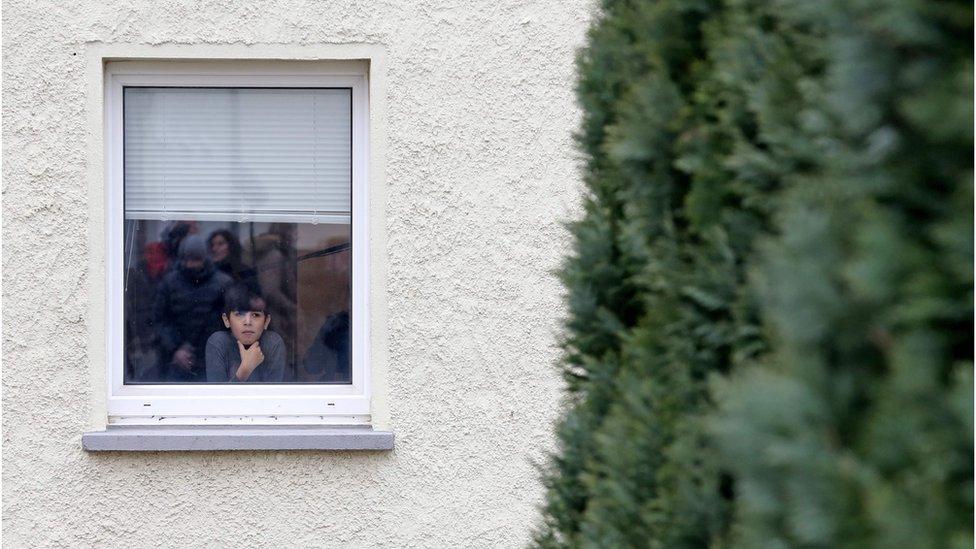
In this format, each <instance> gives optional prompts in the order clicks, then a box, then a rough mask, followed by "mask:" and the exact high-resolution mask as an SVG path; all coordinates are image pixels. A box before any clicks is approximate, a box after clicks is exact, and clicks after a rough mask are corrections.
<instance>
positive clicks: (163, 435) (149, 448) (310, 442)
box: [81, 425, 393, 452]
mask: <svg viewBox="0 0 976 549" xmlns="http://www.w3.org/2000/svg"><path fill="white" fill-rule="evenodd" d="M81 445H82V447H83V448H84V449H85V450H87V451H89V452H112V451H115V452H159V451H213V450H365V451H380V450H392V449H393V433H392V432H391V431H374V430H373V428H372V427H370V426H368V425H341V426H340V425H297V426H287V427H285V426H278V425H268V426H263V425H262V426H250V425H247V426H244V425H240V426H239V425H228V426H216V425H201V426H196V425H172V426H170V425H167V426H164V425H152V426H134V425H110V426H108V427H107V428H106V429H105V430H104V431H92V432H88V433H85V434H84V435H82V437H81Z"/></svg>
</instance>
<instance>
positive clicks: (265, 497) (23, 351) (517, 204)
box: [2, 0, 590, 547]
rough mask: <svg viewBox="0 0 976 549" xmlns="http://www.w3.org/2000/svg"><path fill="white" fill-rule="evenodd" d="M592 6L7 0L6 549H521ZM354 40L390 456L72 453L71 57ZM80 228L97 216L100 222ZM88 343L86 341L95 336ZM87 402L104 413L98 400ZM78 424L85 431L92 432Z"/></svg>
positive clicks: (90, 355)
mask: <svg viewBox="0 0 976 549" xmlns="http://www.w3.org/2000/svg"><path fill="white" fill-rule="evenodd" d="M589 17H590V7H589V3H588V2H585V1H583V0H576V1H573V2H569V3H566V2H542V1H536V2H531V1H530V2H521V1H513V0H502V1H500V2H474V1H470V0H468V1H462V2H456V1H450V2H436V1H433V2H431V1H427V2H423V1H422V2H416V3H415V2H408V1H404V0H399V1H389V0H386V1H378V2H377V1H356V0H354V1H351V2H345V1H344V2H311V1H305V2H303V1H300V0H295V1H292V0H281V1H269V2H263V1H259V2H231V1H227V0H216V1H203V2H199V3H190V2H177V1H173V0H162V1H156V2H149V1H146V0H131V1H126V2H112V1H109V2H94V1H74V2H51V1H47V2H44V1H42V2H27V1H5V2H4V3H3V23H4V25H3V27H4V31H5V32H4V34H3V48H4V56H3V139H4V154H3V176H4V179H3V181H4V191H3V253H2V258H3V305H4V307H3V420H2V423H3V473H4V475H3V481H4V482H3V530H4V532H3V533H4V541H5V542H6V543H7V544H8V545H7V546H8V547H25V546H32V547H33V546H36V547H68V546H72V547H74V546H99V547H150V546H160V547H204V546H206V547H257V546H284V545H286V544H287V545H294V546H328V547H368V546H390V547H516V546H520V545H523V544H524V543H525V542H526V541H527V540H528V537H529V533H530V530H531V528H532V526H533V524H534V523H535V520H536V517H537V512H536V507H537V505H539V503H540V502H541V495H542V492H541V487H540V485H539V483H538V480H537V474H536V472H535V470H534V469H533V466H532V462H533V460H539V459H541V457H542V455H543V453H544V451H545V450H546V449H548V448H550V447H551V445H552V435H551V432H550V431H551V424H552V422H553V421H554V419H555V417H556V415H557V413H558V401H559V393H560V382H559V380H558V377H557V375H556V374H555V370H554V369H553V368H552V363H553V361H554V360H555V359H556V358H557V357H558V354H559V352H558V349H557V348H556V340H557V334H558V330H559V320H558V319H559V317H560V315H561V313H562V309H561V307H562V304H561V301H560V288H559V285H558V283H557V281H556V280H555V279H554V277H553V276H552V274H551V271H552V270H553V269H554V268H556V267H557V266H558V264H559V261H560V256H561V255H562V254H563V253H565V252H566V248H567V242H568V239H567V234H566V232H565V231H564V229H563V228H562V225H561V222H562V221H564V220H567V219H569V218H572V217H574V216H575V215H576V212H577V208H578V193H579V189H580V185H579V181H578V177H579V176H578V172H577V169H576V162H575V159H574V158H575V151H574V148H573V144H572V140H571V133H572V131H573V130H574V129H575V127H576V126H577V122H578V118H579V114H578V111H577V109H576V107H575V104H574V100H573V92H572V82H573V55H574V52H575V49H576V48H577V47H579V46H580V45H581V43H582V41H583V38H584V32H585V27H586V24H587V21H588V19H589ZM94 43H107V44H139V45H143V46H150V47H164V46H166V45H168V44H169V45H171V44H201V43H209V44H238V45H253V44H305V45H307V44H314V43H366V44H375V45H379V46H381V47H382V48H384V50H385V52H386V55H387V59H386V63H387V75H386V78H387V89H386V92H387V93H386V97H385V99H386V104H387V109H386V113H385V120H383V121H381V122H382V123H384V124H385V125H386V131H387V143H386V173H385V181H386V186H387V187H386V193H385V196H386V204H385V211H386V235H385V243H384V247H385V250H383V251H382V253H384V254H385V257H386V260H387V265H386V275H385V276H386V277H387V280H386V288H387V290H386V295H385V301H386V310H385V312H384V314H385V317H386V320H385V322H386V336H385V337H386V338H387V341H386V347H387V361H388V364H387V367H386V380H385V384H386V397H385V398H386V402H385V406H386V409H387V410H388V423H389V425H388V427H389V428H391V429H393V430H394V431H395V433H396V436H397V447H396V450H395V451H393V452H390V453H375V454H356V453H314V452H266V453H173V454H162V453H158V454H87V453H85V452H83V451H82V450H81V442H80V437H81V434H82V432H83V431H85V430H87V429H89V428H90V427H91V418H92V415H93V414H95V415H97V413H98V408H99V406H98V405H97V403H98V402H99V401H100V399H101V396H100V395H99V394H98V393H97V392H95V391H96V390H100V388H99V387H98V386H97V385H98V384H97V383H92V374H91V372H92V371H93V368H94V369H95V370H96V371H97V369H98V368H101V365H100V364H94V362H95V361H97V360H98V357H97V355H98V354H100V353H98V352H93V349H92V344H91V338H90V336H89V334H90V333H91V332H92V331H93V330H92V328H93V327H92V325H91V323H92V322H93V319H101V318H103V316H102V314H101V312H100V311H98V310H97V308H98V307H100V305H99V304H98V303H95V302H93V300H92V299H91V297H90V293H89V292H88V290H87V288H89V286H90V285H91V284H93V282H94V283H97V282H98V281H93V280H91V277H92V276H93V275H92V272H91V271H92V269H91V268H90V265H91V258H92V255H91V254H92V250H91V249H90V245H89V243H90V242H91V239H92V238H100V237H101V235H99V234H92V233H97V232H98V231H101V230H102V229H101V224H99V223H98V222H96V221H95V220H93V219H92V215H91V213H90V212H91V211H92V210H93V208H92V202H91V201H100V200H102V197H101V196H90V194H91V193H90V192H89V190H88V185H89V183H88V182H87V181H86V173H88V172H89V171H90V168H91V164H90V163H92V162H101V159H100V158H92V157H90V156H91V155H89V154H87V152H88V148H87V147H86V145H85V142H86V139H87V136H88V133H89V131H90V114H91V113H89V112H87V106H86V105H87V103H86V93H88V92H87V91H86V89H85V86H86V84H85V66H84V65H85V61H84V58H85V51H86V48H88V47H90V45H92V44H94ZM95 209H96V210H97V209H98V208H95ZM94 331H95V332H97V331H98V330H94ZM93 403H96V404H93ZM93 410H94V411H93Z"/></svg>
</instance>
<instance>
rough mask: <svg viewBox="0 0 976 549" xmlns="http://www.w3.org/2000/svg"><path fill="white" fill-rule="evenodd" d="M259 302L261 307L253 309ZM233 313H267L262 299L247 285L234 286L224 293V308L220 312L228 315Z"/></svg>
mask: <svg viewBox="0 0 976 549" xmlns="http://www.w3.org/2000/svg"><path fill="white" fill-rule="evenodd" d="M258 300H260V301H261V303H262V305H261V307H257V308H255V302H256V301H258ZM233 311H261V312H263V313H267V312H268V311H267V306H266V305H264V297H262V296H261V294H260V293H258V292H256V291H254V289H253V288H251V287H250V286H248V285H247V284H234V285H233V286H230V287H229V288H227V290H225V291H224V308H223V310H222V312H223V313H224V314H229V313H231V312H233Z"/></svg>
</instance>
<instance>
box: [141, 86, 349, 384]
mask: <svg viewBox="0 0 976 549" xmlns="http://www.w3.org/2000/svg"><path fill="white" fill-rule="evenodd" d="M123 110H124V121H123V132H124V154H123V155H124V170H123V171H124V192H125V194H124V201H125V266H124V268H125V273H124V274H125V279H124V306H125V312H124V314H125V334H124V341H125V374H124V379H125V383H127V384H138V383H237V382H241V381H246V382H249V383H254V382H258V383H343V384H348V383H351V381H352V379H351V343H352V338H351V330H350V315H351V309H350V303H351V290H352V284H351V265H352V254H351V248H350V245H351V225H350V222H351V219H350V209H351V204H350V197H351V157H352V150H351V91H350V90H349V89H346V88H341V89H304V88H303V89H283V88H282V89H230V88H161V87H149V88H144V87H139V88H126V89H125V90H124V104H123Z"/></svg>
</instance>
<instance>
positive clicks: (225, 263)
mask: <svg viewBox="0 0 976 549" xmlns="http://www.w3.org/2000/svg"><path fill="white" fill-rule="evenodd" d="M207 245H208V246H209V247H210V257H211V258H212V259H213V262H214V265H215V266H216V267H217V268H218V269H220V270H221V271H222V272H224V273H227V274H228V275H229V276H230V277H231V278H233V279H234V282H235V283H238V282H243V283H244V284H247V286H248V287H249V288H251V289H252V290H253V291H255V292H258V293H260V292H261V285H260V284H259V283H258V273H257V271H256V270H254V269H253V268H251V267H249V266H247V264H246V263H244V261H243V260H242V259H241V256H242V249H241V241H240V240H238V239H237V236H235V235H234V233H232V232H230V231H228V230H227V229H217V230H216V231H214V232H212V233H210V237H209V238H207Z"/></svg>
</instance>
